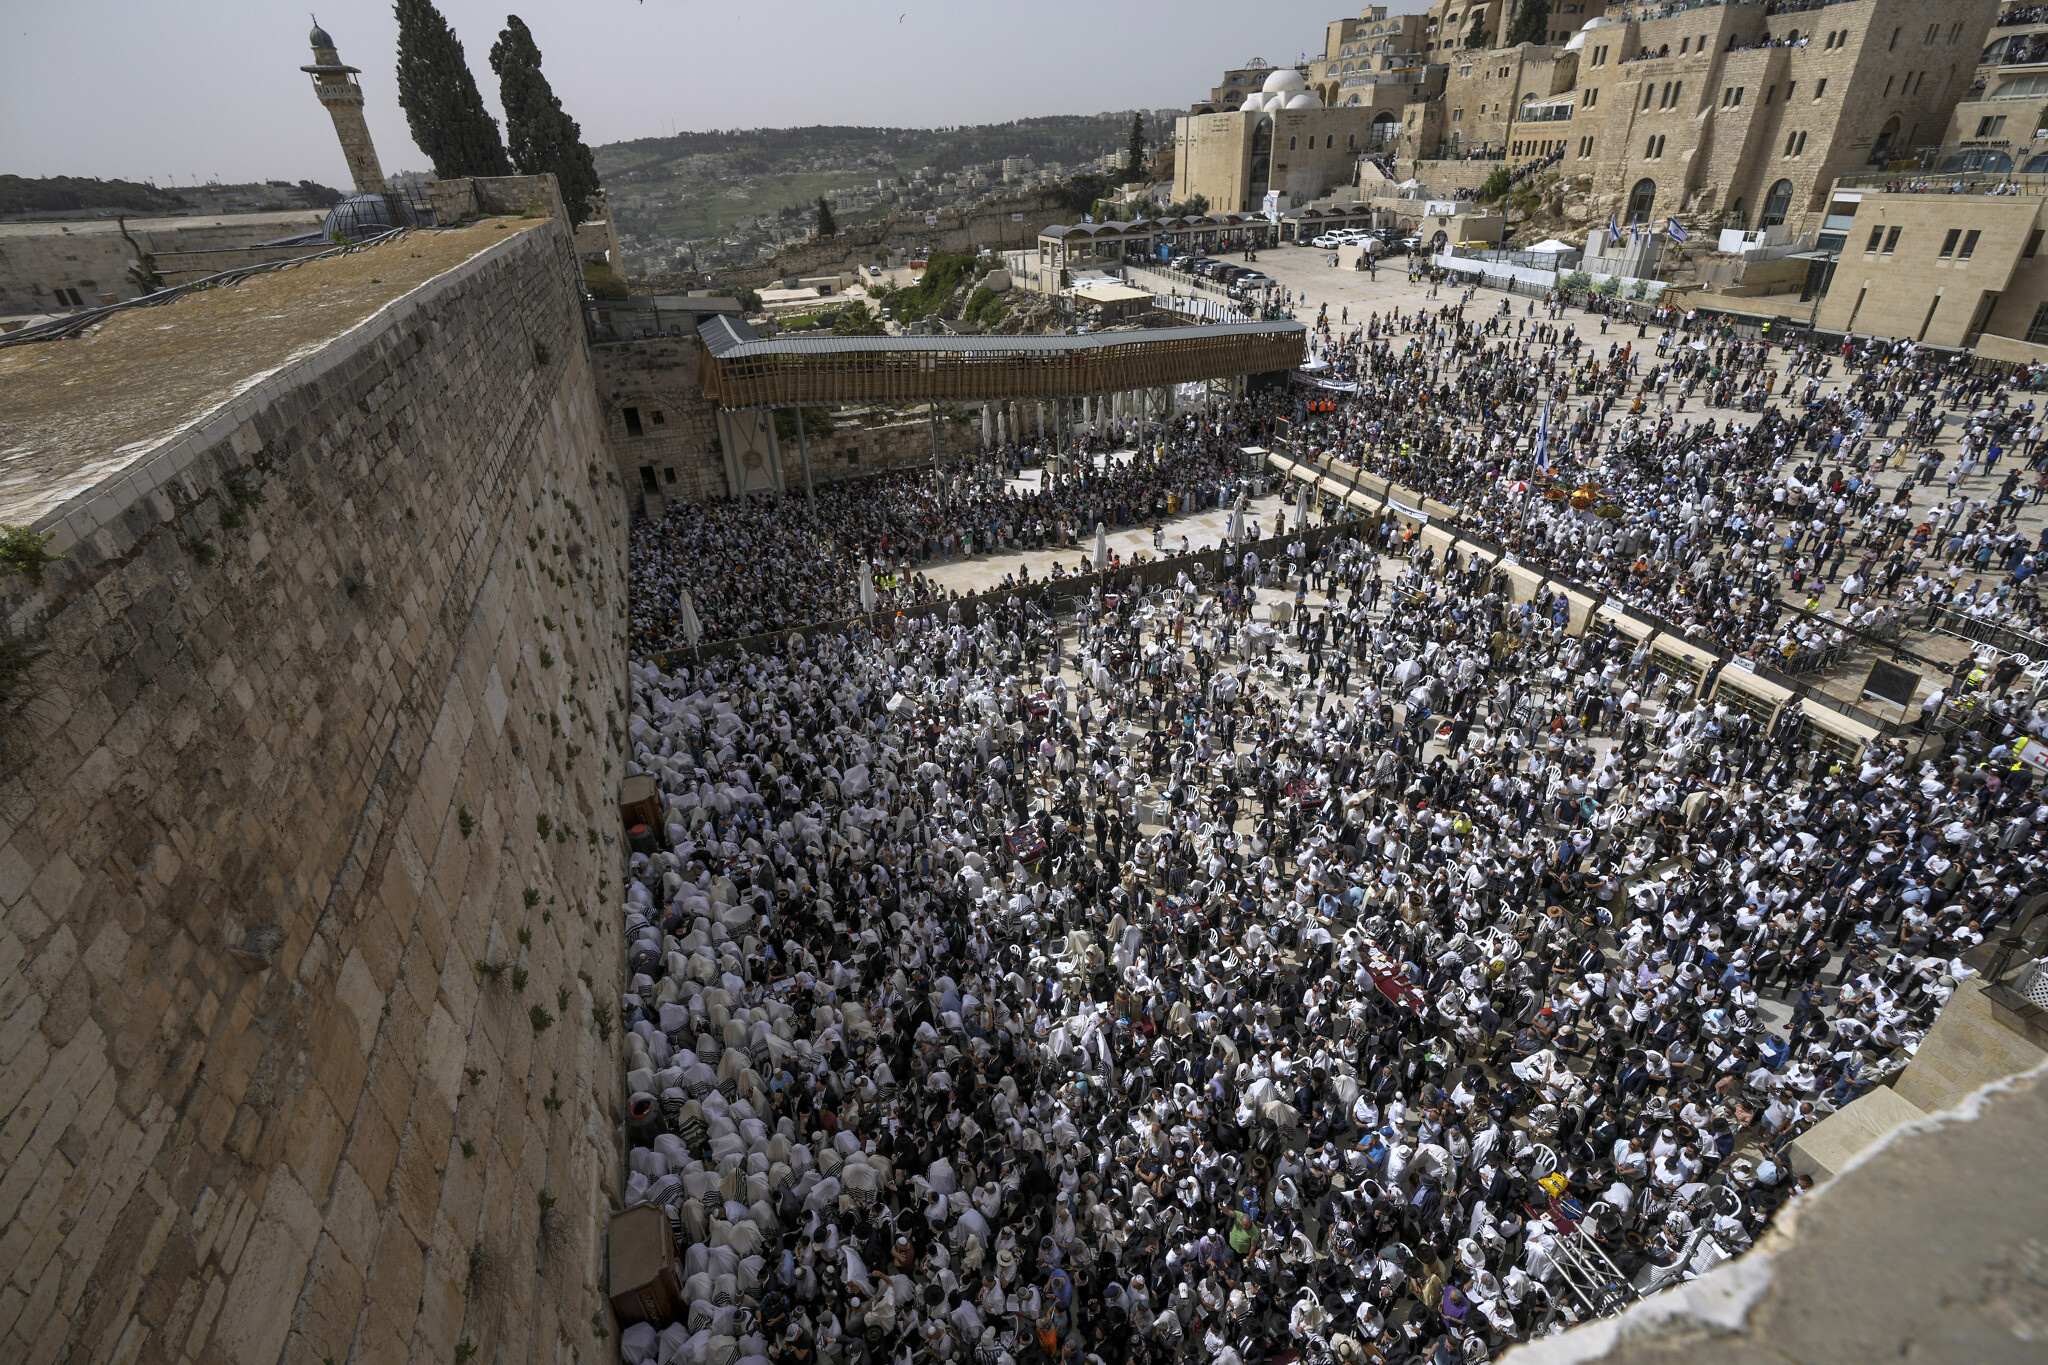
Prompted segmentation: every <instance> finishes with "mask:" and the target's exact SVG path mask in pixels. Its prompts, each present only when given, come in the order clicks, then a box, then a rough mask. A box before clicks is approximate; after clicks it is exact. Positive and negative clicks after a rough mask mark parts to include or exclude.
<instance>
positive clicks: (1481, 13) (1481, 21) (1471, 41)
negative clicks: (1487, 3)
mask: <svg viewBox="0 0 2048 1365" xmlns="http://www.w3.org/2000/svg"><path fill="white" fill-rule="evenodd" d="M1465 46H1466V47H1468V48H1474V47H1485V46H1486V10H1485V7H1483V6H1482V7H1481V8H1479V9H1475V10H1473V11H1472V24H1471V26H1470V27H1469V28H1467V29H1466V30H1465Z"/></svg>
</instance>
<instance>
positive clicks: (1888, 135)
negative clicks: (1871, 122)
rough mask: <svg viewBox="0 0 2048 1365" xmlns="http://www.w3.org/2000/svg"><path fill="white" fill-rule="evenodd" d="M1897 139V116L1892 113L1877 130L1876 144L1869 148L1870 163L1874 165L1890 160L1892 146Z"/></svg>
mask: <svg viewBox="0 0 2048 1365" xmlns="http://www.w3.org/2000/svg"><path fill="white" fill-rule="evenodd" d="M1898 140H1899V116H1898V115H1897V114H1893V115H1892V116H1891V117H1890V118H1888V119H1886V120H1885V121H1884V127H1883V128H1881V129H1879V130H1878V134H1877V145H1876V146H1874V147H1872V148H1871V149H1870V164H1871V165H1873V166H1876V165H1880V164H1882V163H1883V162H1886V161H1889V160H1891V157H1892V147H1893V145H1894V144H1895V143H1897V142H1898Z"/></svg>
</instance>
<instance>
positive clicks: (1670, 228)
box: [1664, 218, 1691, 242]
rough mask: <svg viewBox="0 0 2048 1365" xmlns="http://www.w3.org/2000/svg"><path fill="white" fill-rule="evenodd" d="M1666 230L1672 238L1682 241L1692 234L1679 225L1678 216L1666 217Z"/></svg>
mask: <svg viewBox="0 0 2048 1365" xmlns="http://www.w3.org/2000/svg"><path fill="white" fill-rule="evenodd" d="M1664 232H1665V235H1667V236H1669V237H1670V238H1671V240H1672V241H1674V242H1682V241H1684V240H1685V239H1686V238H1687V237H1688V236H1690V235H1691V234H1689V233H1687V232H1686V230H1685V229H1684V228H1682V227H1680V226H1679V225H1678V220H1677V219H1676V218H1666V219H1665V220H1664Z"/></svg>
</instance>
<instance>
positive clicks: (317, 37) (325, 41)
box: [306, 19, 334, 47]
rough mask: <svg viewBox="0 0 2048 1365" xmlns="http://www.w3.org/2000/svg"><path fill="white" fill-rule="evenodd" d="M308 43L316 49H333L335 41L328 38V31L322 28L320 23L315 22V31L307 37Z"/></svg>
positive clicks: (316, 20)
mask: <svg viewBox="0 0 2048 1365" xmlns="http://www.w3.org/2000/svg"><path fill="white" fill-rule="evenodd" d="M306 41H307V42H309V43H311V44H312V45H313V46H314V47H333V46H334V39H332V38H330V37H328V36H327V30H326V29H324V28H322V27H320V21H319V20H318V19H315V20H314V21H313V31H312V32H311V33H309V34H307V35H306Z"/></svg>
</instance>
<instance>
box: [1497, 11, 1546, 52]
mask: <svg viewBox="0 0 2048 1365" xmlns="http://www.w3.org/2000/svg"><path fill="white" fill-rule="evenodd" d="M1549 41H1550V0H1522V3H1521V5H1520V6H1519V7H1518V8H1517V9H1516V10H1515V22H1514V23H1513V24H1512V25H1510V26H1509V28H1508V40H1507V41H1506V42H1505V43H1503V44H1501V46H1502V47H1517V46H1519V45H1521V44H1522V43H1547V42H1549Z"/></svg>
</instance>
